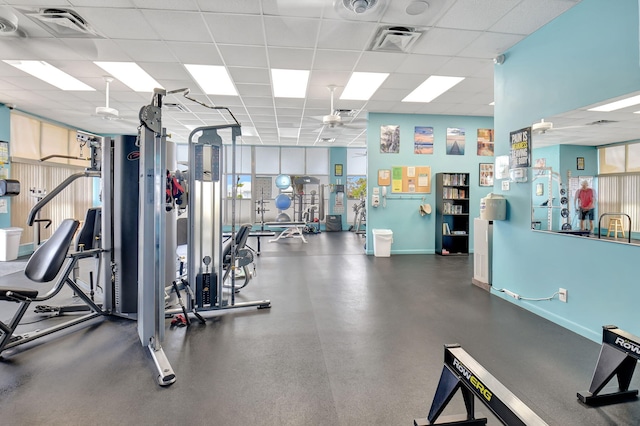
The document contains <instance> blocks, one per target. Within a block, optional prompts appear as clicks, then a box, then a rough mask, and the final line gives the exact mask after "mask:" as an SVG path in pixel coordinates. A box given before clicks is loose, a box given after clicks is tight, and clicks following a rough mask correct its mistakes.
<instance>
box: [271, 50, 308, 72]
mask: <svg viewBox="0 0 640 426" xmlns="http://www.w3.org/2000/svg"><path fill="white" fill-rule="evenodd" d="M267 55H268V57H269V65H270V67H271V68H280V69H292V70H308V69H311V64H312V63H313V55H314V50H313V49H296V48H288V47H269V48H268V49H267Z"/></svg>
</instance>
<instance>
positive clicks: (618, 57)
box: [493, 0, 640, 341]
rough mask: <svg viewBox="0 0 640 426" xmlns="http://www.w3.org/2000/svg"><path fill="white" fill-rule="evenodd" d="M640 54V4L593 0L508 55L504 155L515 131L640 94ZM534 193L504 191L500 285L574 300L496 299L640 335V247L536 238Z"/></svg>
mask: <svg viewBox="0 0 640 426" xmlns="http://www.w3.org/2000/svg"><path fill="white" fill-rule="evenodd" d="M638 50H639V44H638V2H637V0H616V1H601V0H583V1H582V2H580V3H578V4H577V5H576V6H574V7H573V8H572V9H570V10H569V11H568V12H566V13H565V14H563V15H561V16H559V17H558V18H557V19H555V20H554V21H552V22H550V23H549V24H547V25H546V26H545V27H543V28H541V29H540V30H539V31H537V32H536V33H534V34H532V35H531V36H529V37H528V38H526V39H525V40H523V41H522V42H520V43H519V44H517V45H516V46H514V47H513V48H512V49H511V50H509V51H507V52H506V60H505V62H504V64H503V65H500V66H496V67H495V102H496V107H495V130H496V155H506V154H508V152H509V143H508V137H509V132H511V131H513V130H517V129H521V128H523V127H527V126H529V125H531V123H533V122H536V121H539V120H540V118H544V117H550V116H552V115H555V114H557V113H561V112H565V111H569V110H573V109H576V108H579V107H583V106H586V105H591V104H594V103H597V102H600V101H603V100H606V99H609V98H612V97H616V96H621V95H623V94H626V93H630V92H634V91H638V90H640V72H639V71H640V69H639V57H638ZM605 117H606V115H603V118H605ZM567 161H569V160H567ZM573 161H575V160H573ZM591 161H592V160H588V161H587V165H589V164H590V162H591ZM593 161H595V159H594V160H593ZM591 164H592V163H591ZM559 167H562V168H564V167H569V166H568V165H566V164H564V163H563V162H561V163H560V165H559ZM590 167H592V166H590ZM585 172H586V170H585ZM585 174H586V173H585ZM530 175H531V172H530ZM495 188H496V192H502V191H501V189H499V188H500V186H499V185H498V184H497V185H496V186H495ZM530 191H531V189H530V187H529V184H512V185H511V190H510V191H508V192H505V193H504V194H503V195H504V196H505V197H506V198H507V199H508V202H509V210H510V212H509V213H510V214H509V220H508V221H505V222H496V223H494V234H493V235H494V257H493V285H494V288H507V289H509V290H512V291H514V292H517V293H519V294H521V295H523V296H527V297H546V296H550V295H551V294H553V293H554V292H555V291H557V290H558V288H559V287H564V288H567V289H568V292H569V296H568V303H566V304H565V303H561V302H559V301H558V300H557V299H555V300H553V301H551V302H526V301H522V300H515V299H512V298H508V297H507V296H505V295H504V294H502V293H496V294H497V295H498V296H500V297H504V298H505V299H507V300H509V301H511V302H512V303H516V304H519V305H521V306H522V307H523V308H525V309H528V310H530V311H532V312H535V313H537V314H539V315H541V316H543V317H545V318H548V319H550V320H551V321H554V322H556V323H558V324H560V325H563V326H565V327H567V328H569V329H571V330H573V331H575V332H577V333H579V334H581V335H583V336H586V337H588V338H590V339H592V340H594V341H599V340H600V339H601V330H602V326H603V325H605V324H615V325H617V326H619V327H621V328H622V329H625V330H628V331H629V332H631V333H634V334H636V335H638V334H640V323H639V322H638V317H637V306H636V305H637V303H636V301H637V300H640V286H638V285H637V276H638V272H637V271H638V269H637V266H636V265H635V261H637V258H638V255H640V247H638V246H628V245H624V244H618V243H613V242H603V241H597V240H596V239H585V238H578V237H570V236H561V235H556V234H552V233H542V232H532V231H531V230H530V229H529V228H530V224H529V217H530Z"/></svg>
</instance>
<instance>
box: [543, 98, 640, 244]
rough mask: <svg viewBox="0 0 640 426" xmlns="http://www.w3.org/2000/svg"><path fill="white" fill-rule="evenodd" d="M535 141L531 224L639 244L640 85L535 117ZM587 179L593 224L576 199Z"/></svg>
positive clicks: (559, 230)
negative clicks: (593, 195)
mask: <svg viewBox="0 0 640 426" xmlns="http://www.w3.org/2000/svg"><path fill="white" fill-rule="evenodd" d="M614 103H617V104H614ZM625 105H626V106H625ZM603 146H605V147H606V148H605V149H604V150H603V149H598V147H600V148H602V147H603ZM532 147H533V150H532V171H531V180H530V184H531V228H532V229H533V230H536V231H547V232H556V233H563V234H570V235H574V236H575V235H578V236H582V237H585V238H596V239H597V238H599V237H600V239H602V240H611V241H618V242H625V243H628V242H629V236H631V242H632V243H635V244H640V240H639V238H640V91H638V92H633V93H629V94H627V95H624V96H618V97H616V98H612V99H608V100H604V101H602V102H598V103H597V104H593V105H588V106H585V107H582V108H578V109H576V110H572V111H567V112H565V113H562V114H558V115H555V116H553V117H545V118H544V120H542V119H541V120H540V121H539V122H536V123H532ZM599 163H600V171H599V170H598V164H599ZM598 173H601V174H600V176H598ZM584 181H586V182H587V184H588V187H590V188H593V189H594V190H595V193H596V196H597V203H596V208H595V212H594V220H593V228H594V229H591V227H590V225H591V223H590V220H589V217H588V216H587V217H586V218H585V220H584V221H581V217H580V216H581V215H580V212H579V210H578V209H577V204H576V200H575V195H576V192H577V190H578V189H580V187H581V184H582V182H584ZM614 213H622V215H618V214H614ZM616 219H620V221H621V222H622V223H621V226H617V225H616V224H615V220H616ZM598 224H600V229H598ZM616 226H617V227H616ZM613 228H616V229H613ZM621 231H624V235H623V232H621ZM630 231H631V232H630Z"/></svg>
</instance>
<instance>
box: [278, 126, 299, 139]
mask: <svg viewBox="0 0 640 426" xmlns="http://www.w3.org/2000/svg"><path fill="white" fill-rule="evenodd" d="M278 135H280V137H281V138H298V137H299V136H300V129H299V128H291V127H284V128H283V127H278Z"/></svg>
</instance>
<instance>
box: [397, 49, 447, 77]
mask: <svg viewBox="0 0 640 426" xmlns="http://www.w3.org/2000/svg"><path fill="white" fill-rule="evenodd" d="M450 59H451V58H450V57H449V56H440V55H418V54H415V53H414V54H411V55H408V56H407V57H405V58H404V59H403V60H402V61H401V62H400V63H399V64H398V67H397V68H396V70H395V72H396V73H399V74H423V75H424V76H425V78H426V76H429V75H432V74H434V73H435V72H436V71H437V70H438V69H440V67H441V66H442V65H444V64H446V63H447V62H448V61H449V60H450Z"/></svg>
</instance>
